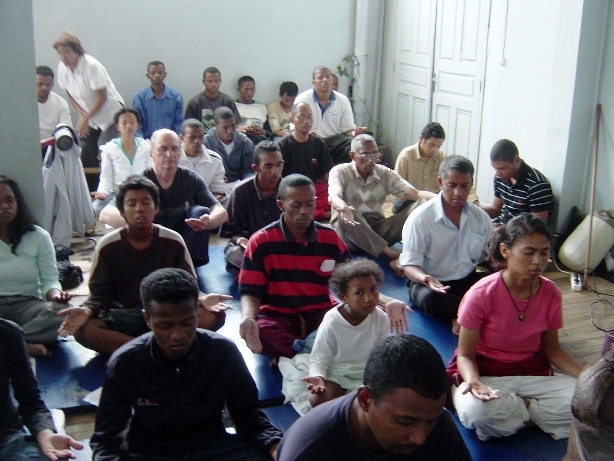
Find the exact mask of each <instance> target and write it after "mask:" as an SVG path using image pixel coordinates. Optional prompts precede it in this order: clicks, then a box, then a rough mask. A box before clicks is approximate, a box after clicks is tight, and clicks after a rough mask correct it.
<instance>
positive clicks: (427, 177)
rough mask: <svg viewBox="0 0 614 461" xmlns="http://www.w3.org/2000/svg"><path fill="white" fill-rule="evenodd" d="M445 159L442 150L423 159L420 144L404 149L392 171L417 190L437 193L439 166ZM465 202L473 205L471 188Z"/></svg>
mask: <svg viewBox="0 0 614 461" xmlns="http://www.w3.org/2000/svg"><path fill="white" fill-rule="evenodd" d="M445 157H446V153H445V151H444V150H443V149H439V150H438V151H437V155H435V156H434V157H423V156H422V155H421V153H420V143H419V142H418V143H416V144H415V145H413V146H409V147H406V148H405V149H403V150H402V151H401V152H400V153H399V155H398V156H397V160H396V163H395V165H394V171H396V172H397V173H398V175H399V176H401V177H402V178H403V179H405V180H406V181H407V182H409V183H410V184H411V185H412V186H414V187H415V188H416V189H418V190H428V191H430V192H433V193H435V194H438V193H439V184H437V178H438V177H439V166H440V165H441V162H442V161H443V159H444V158H445ZM467 201H468V202H470V203H475V202H476V201H478V197H477V195H476V194H475V189H474V188H473V187H472V188H471V192H470V193H469V197H468V198H467Z"/></svg>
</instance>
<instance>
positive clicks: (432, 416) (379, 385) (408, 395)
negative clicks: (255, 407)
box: [277, 335, 471, 461]
mask: <svg viewBox="0 0 614 461" xmlns="http://www.w3.org/2000/svg"><path fill="white" fill-rule="evenodd" d="M448 388H449V382H448V377H447V374H446V371H445V367H444V365H443V361H442V360H441V356H440V355H439V354H438V353H437V351H436V350H435V348H434V347H433V346H431V345H430V344H429V343H428V342H427V341H426V340H424V339H422V338H418V337H417V336H410V335H401V336H393V337H390V338H387V339H386V340H384V341H382V342H381V343H379V344H378V345H377V346H375V348H374V349H373V351H372V352H371V355H370V356H369V360H368V361H367V365H366V367H365V374H364V385H363V386H361V387H359V388H358V389H357V390H356V391H354V392H351V393H349V394H347V395H345V396H344V397H339V398H338V399H335V400H332V401H330V402H326V403H323V404H322V405H318V406H317V407H316V408H314V409H313V410H311V411H310V412H309V413H307V414H306V415H304V416H303V417H301V418H300V419H298V420H297V421H296V422H295V423H294V424H293V425H292V426H291V427H290V429H288V431H286V433H285V434H284V437H283V439H282V441H281V443H280V445H279V449H278V450H277V455H278V458H277V459H278V460H279V461H311V460H315V459H326V460H328V461H344V460H347V459H351V460H356V461H362V460H372V459H379V458H380V457H381V458H382V459H390V460H399V461H401V460H406V461H431V460H442V461H469V460H471V456H470V455H469V452H468V451H467V447H466V446H465V443H464V442H463V439H462V438H461V435H460V434H459V432H458V429H457V428H456V425H455V424H454V421H453V420H452V418H451V416H450V414H449V413H448V412H447V411H446V410H445V408H444V404H445V402H446V393H447V391H448Z"/></svg>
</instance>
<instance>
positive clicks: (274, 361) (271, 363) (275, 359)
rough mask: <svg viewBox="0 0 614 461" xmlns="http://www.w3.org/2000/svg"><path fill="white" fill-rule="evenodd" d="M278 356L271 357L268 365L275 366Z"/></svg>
mask: <svg viewBox="0 0 614 461" xmlns="http://www.w3.org/2000/svg"><path fill="white" fill-rule="evenodd" d="M278 360H279V359H278V358H277V357H272V358H271V360H269V366H270V367H271V368H274V367H276V366H277V362H278Z"/></svg>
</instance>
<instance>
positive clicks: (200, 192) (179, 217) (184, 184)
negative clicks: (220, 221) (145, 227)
mask: <svg viewBox="0 0 614 461" xmlns="http://www.w3.org/2000/svg"><path fill="white" fill-rule="evenodd" d="M143 176H145V177H146V178H148V179H151V180H152V181H153V182H154V184H155V185H156V186H158V189H159V190H160V211H158V214H157V215H156V218H155V219H154V222H155V223H156V224H160V225H161V226H164V227H168V228H169V229H173V230H174V231H175V232H179V233H181V230H182V228H183V223H184V220H185V219H186V216H187V214H188V211H190V208H192V207H193V206H194V205H202V206H206V207H209V208H212V207H213V206H214V205H219V204H220V202H218V201H217V200H216V198H215V197H214V196H213V195H212V194H211V192H209V189H208V188H207V184H206V183H205V181H204V180H203V178H201V177H200V176H198V174H197V173H195V172H194V171H192V170H188V169H187V168H183V167H181V166H178V167H177V174H176V175H175V179H174V180H173V184H172V185H171V187H169V188H168V189H166V190H165V189H162V187H161V186H160V183H159V182H158V179H157V178H156V174H155V173H154V171H153V169H152V168H149V169H147V170H145V171H144V172H143Z"/></svg>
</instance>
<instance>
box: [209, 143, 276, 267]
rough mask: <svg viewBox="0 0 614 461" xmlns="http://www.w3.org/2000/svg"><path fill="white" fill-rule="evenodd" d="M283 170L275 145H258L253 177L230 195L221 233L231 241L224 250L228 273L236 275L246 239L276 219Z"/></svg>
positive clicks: (255, 152)
mask: <svg viewBox="0 0 614 461" xmlns="http://www.w3.org/2000/svg"><path fill="white" fill-rule="evenodd" d="M283 167H284V160H283V158H282V155H281V152H280V151H279V147H278V146H277V144H275V143H274V142H271V141H264V142H261V143H260V144H258V145H257V146H256V149H255V150H254V164H253V165H252V169H253V170H254V171H255V172H256V174H255V176H253V177H251V178H247V179H244V180H243V181H241V182H240V183H239V184H238V185H237V187H235V188H234V190H233V191H232V193H231V194H230V200H229V203H228V208H227V211H228V221H227V222H225V223H224V224H222V228H221V230H220V235H221V236H222V237H226V238H230V242H228V245H226V248H225V249H224V256H225V257H226V260H227V261H228V264H227V265H226V270H227V271H228V272H231V273H235V274H238V273H239V269H241V268H242V267H243V257H244V254H245V248H247V241H248V239H249V238H250V237H251V236H252V235H253V234H254V233H256V232H257V231H258V230H260V229H262V228H263V227H265V226H268V225H269V224H271V223H272V222H273V221H277V220H278V219H279V216H280V215H281V210H280V209H279V207H278V206H277V188H278V187H279V181H280V180H281V174H282V169H283Z"/></svg>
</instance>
